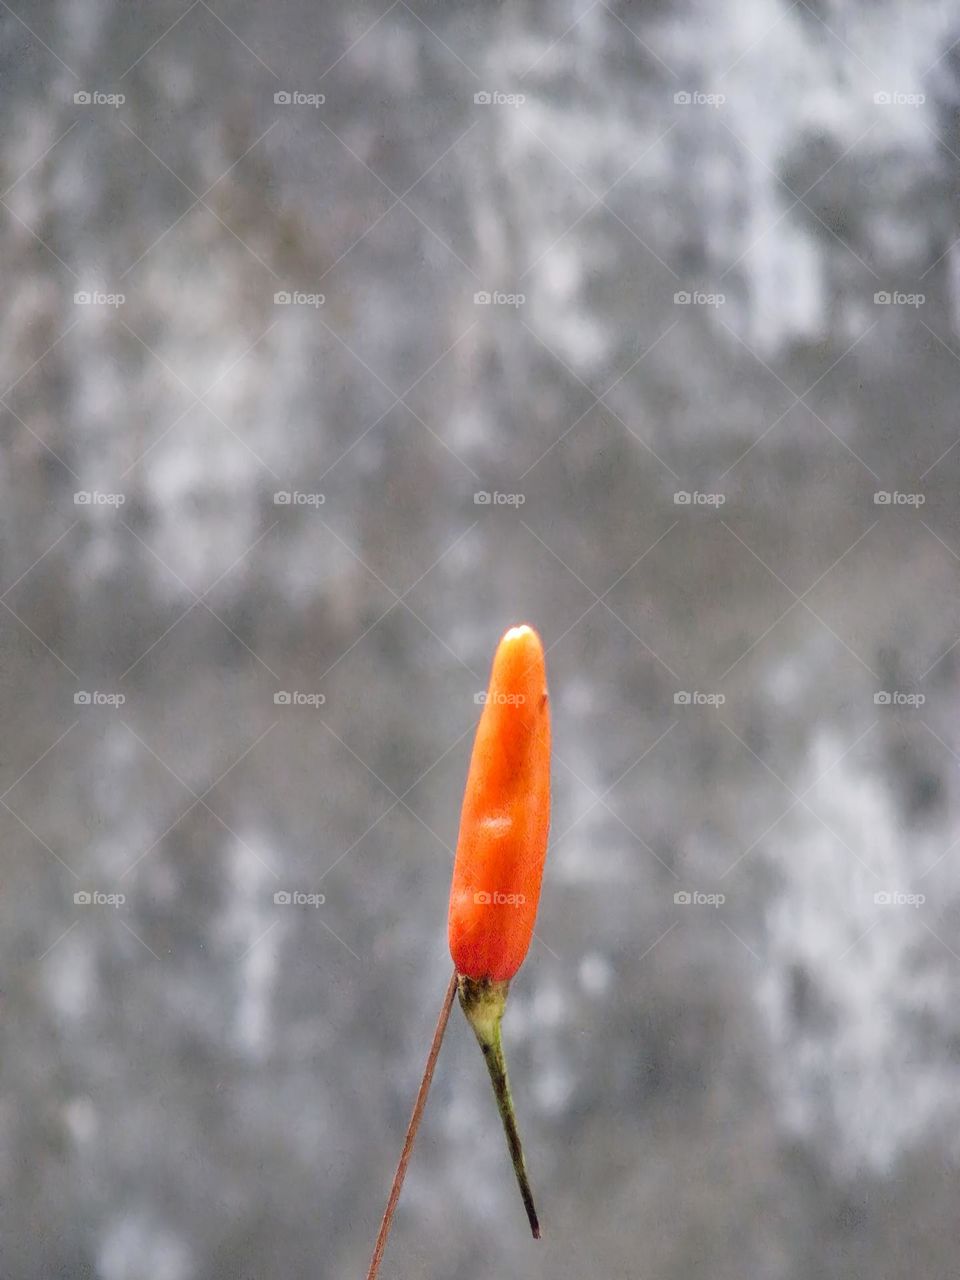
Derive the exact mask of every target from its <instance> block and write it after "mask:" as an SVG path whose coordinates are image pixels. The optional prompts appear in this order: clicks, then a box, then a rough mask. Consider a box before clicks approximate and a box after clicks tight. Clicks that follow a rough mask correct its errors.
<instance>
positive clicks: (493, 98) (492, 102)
mask: <svg viewBox="0 0 960 1280" xmlns="http://www.w3.org/2000/svg"><path fill="white" fill-rule="evenodd" d="M526 100H527V96H526V94H524V93H501V92H500V90H499V89H481V90H480V92H479V93H475V94H474V95H473V101H474V105H475V106H478V107H522V106H523V104H524V103H525V102H526Z"/></svg>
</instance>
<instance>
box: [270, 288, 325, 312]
mask: <svg viewBox="0 0 960 1280" xmlns="http://www.w3.org/2000/svg"><path fill="white" fill-rule="evenodd" d="M326 300H327V298H326V295H325V294H323V293H303V292H302V291H301V290H299V289H278V290H277V292H276V293H275V294H274V295H273V305H274V306H275V307H313V308H314V309H315V310H318V309H319V308H320V307H322V306H323V304H324V303H325V302H326Z"/></svg>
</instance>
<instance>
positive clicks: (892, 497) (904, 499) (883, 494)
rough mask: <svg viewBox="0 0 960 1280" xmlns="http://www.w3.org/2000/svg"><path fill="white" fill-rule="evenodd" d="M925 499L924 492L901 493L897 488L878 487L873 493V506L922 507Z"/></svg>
mask: <svg viewBox="0 0 960 1280" xmlns="http://www.w3.org/2000/svg"><path fill="white" fill-rule="evenodd" d="M926 500H927V495H926V494H925V493H901V492H900V491H899V490H898V489H894V490H893V491H892V492H891V491H890V490H888V489H878V490H877V492H876V493H875V494H874V495H873V505H874V506H875V507H922V506H923V504H924V503H925V502H926Z"/></svg>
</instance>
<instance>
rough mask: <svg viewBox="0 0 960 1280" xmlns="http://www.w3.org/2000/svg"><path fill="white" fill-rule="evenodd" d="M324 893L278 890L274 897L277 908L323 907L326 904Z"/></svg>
mask: <svg viewBox="0 0 960 1280" xmlns="http://www.w3.org/2000/svg"><path fill="white" fill-rule="evenodd" d="M326 900H327V899H326V897H325V895H324V894H322V893H304V892H303V890H302V889H278V890H277V892H276V893H275V894H274V895H273V902H274V906H277V907H313V908H317V907H322V906H323V904H324V903H325V902H326Z"/></svg>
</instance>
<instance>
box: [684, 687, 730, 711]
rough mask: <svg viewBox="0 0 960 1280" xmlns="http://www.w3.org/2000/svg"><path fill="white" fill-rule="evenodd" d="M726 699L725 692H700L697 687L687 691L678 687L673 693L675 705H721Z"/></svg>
mask: <svg viewBox="0 0 960 1280" xmlns="http://www.w3.org/2000/svg"><path fill="white" fill-rule="evenodd" d="M726 700H727V695H726V694H725V693H701V692H700V690H699V689H694V690H693V692H688V690H686V689H679V690H678V691H677V692H676V693H675V694H674V695H673V705H674V706H675V707H722V706H723V704H724V703H725V702H726Z"/></svg>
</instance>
